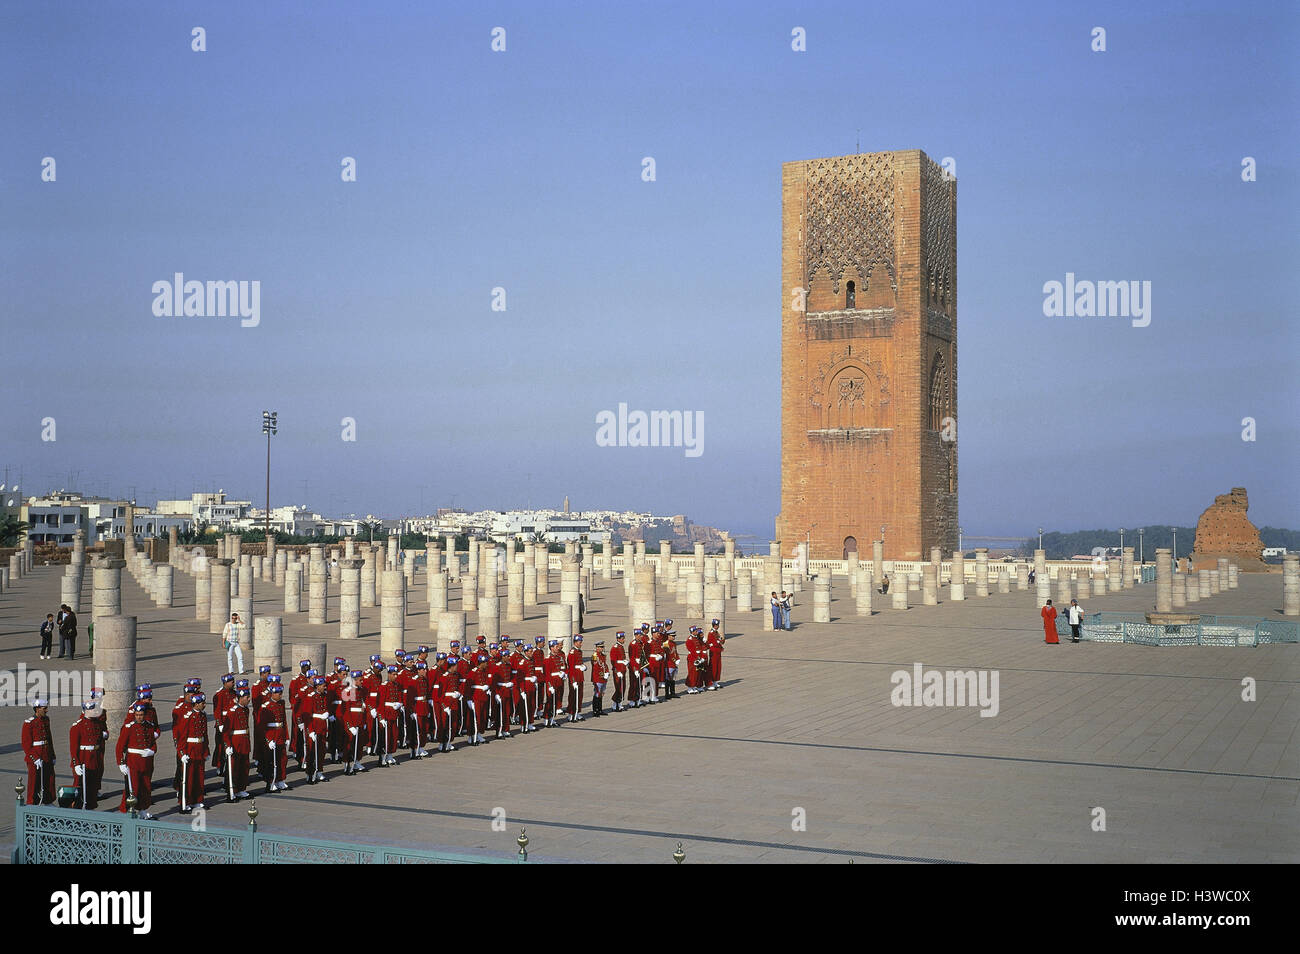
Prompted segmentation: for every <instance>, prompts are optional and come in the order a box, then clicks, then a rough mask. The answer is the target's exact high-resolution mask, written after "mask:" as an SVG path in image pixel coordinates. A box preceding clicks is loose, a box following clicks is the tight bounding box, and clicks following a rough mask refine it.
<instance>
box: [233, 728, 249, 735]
mask: <svg viewBox="0 0 1300 954" xmlns="http://www.w3.org/2000/svg"><path fill="white" fill-rule="evenodd" d="M230 734H231V735H248V730H247V729H236V730H235V731H234V732H232V733H230Z"/></svg>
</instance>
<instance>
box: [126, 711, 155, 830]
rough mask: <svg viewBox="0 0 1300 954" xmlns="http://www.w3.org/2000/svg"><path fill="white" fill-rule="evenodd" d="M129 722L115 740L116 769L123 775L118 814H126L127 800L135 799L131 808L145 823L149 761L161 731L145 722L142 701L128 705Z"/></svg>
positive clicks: (148, 802)
mask: <svg viewBox="0 0 1300 954" xmlns="http://www.w3.org/2000/svg"><path fill="white" fill-rule="evenodd" d="M130 714H131V716H132V721H130V722H128V723H127V724H126V725H124V726H123V727H122V731H121V733H120V734H119V735H118V737H117V767H118V769H119V770H120V771H121V772H122V774H123V775H125V776H126V788H124V789H123V790H122V804H121V805H120V806H119V808H118V810H119V811H123V812H125V811H128V810H129V807H128V805H127V803H126V800H127V798H129V797H130V796H132V795H134V796H135V807H136V808H137V809H138V810H139V812H140V817H141V818H143V819H145V820H146V821H147V820H149V819H151V818H153V817H154V816H153V815H151V814H150V813H149V808H150V807H151V806H152V805H153V759H154V754H155V753H156V751H157V749H156V746H157V745H158V736H159V735H161V734H162V733H161V730H159V728H158V726H156V725H154V724H153V723H152V722H149V721H148V719H147V715H148V708H147V707H146V706H145V704H144V703H142V702H137V703H135V704H134V705H133V706H131V709H130Z"/></svg>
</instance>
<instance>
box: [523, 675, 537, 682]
mask: <svg viewBox="0 0 1300 954" xmlns="http://www.w3.org/2000/svg"><path fill="white" fill-rule="evenodd" d="M536 681H537V677H536V676H524V682H536Z"/></svg>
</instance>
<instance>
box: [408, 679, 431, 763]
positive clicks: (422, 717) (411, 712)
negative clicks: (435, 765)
mask: <svg viewBox="0 0 1300 954" xmlns="http://www.w3.org/2000/svg"><path fill="white" fill-rule="evenodd" d="M409 658H411V659H415V675H413V676H412V677H411V684H412V689H411V692H410V693H408V695H407V700H408V701H407V706H406V717H407V719H408V720H409V723H410V727H409V728H408V729H407V740H408V741H409V742H410V744H411V757H412V758H417V759H423V758H427V757H428V755H429V753H428V752H426V751H425V750H424V746H425V744H426V743H427V742H428V741H429V693H430V691H431V690H430V688H429V664H428V663H427V662H425V661H424V660H423V659H416V657H414V656H412V657H409Z"/></svg>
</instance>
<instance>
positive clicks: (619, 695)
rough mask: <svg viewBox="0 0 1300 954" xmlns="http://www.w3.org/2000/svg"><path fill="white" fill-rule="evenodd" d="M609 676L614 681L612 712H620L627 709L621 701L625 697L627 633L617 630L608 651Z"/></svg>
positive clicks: (626, 685)
mask: <svg viewBox="0 0 1300 954" xmlns="http://www.w3.org/2000/svg"><path fill="white" fill-rule="evenodd" d="M609 674H610V677H611V678H612V679H613V680H614V696H613V701H614V711H615V712H622V711H623V709H625V708H627V707H626V706H625V705H624V704H623V700H624V699H625V698H626V697H627V688H628V678H629V676H628V659H627V633H625V632H623V630H621V629H620V630H619V631H618V632H617V633H615V634H614V645H613V646H611V647H610V650H609Z"/></svg>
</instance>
